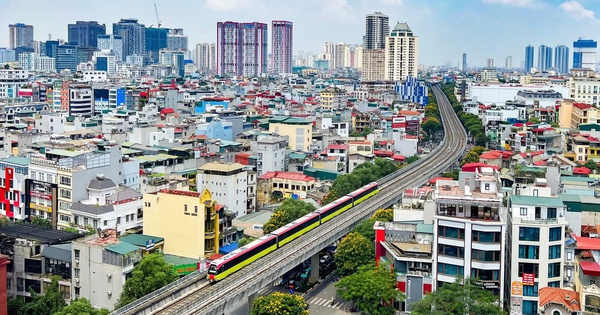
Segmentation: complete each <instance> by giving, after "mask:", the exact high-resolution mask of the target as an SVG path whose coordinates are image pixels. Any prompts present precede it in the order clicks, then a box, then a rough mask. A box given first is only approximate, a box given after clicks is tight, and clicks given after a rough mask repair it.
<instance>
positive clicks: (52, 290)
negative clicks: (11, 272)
mask: <svg viewBox="0 0 600 315" xmlns="http://www.w3.org/2000/svg"><path fill="white" fill-rule="evenodd" d="M51 279H52V282H51V283H50V286H49V287H48V289H46V292H45V293H44V294H43V295H38V294H35V292H33V290H31V292H32V293H31V295H32V301H31V302H29V303H27V304H25V305H24V306H23V307H22V308H21V312H20V313H19V315H42V314H54V313H56V312H58V311H60V310H62V309H63V307H65V306H66V305H67V303H66V302H65V298H64V297H63V293H62V292H61V291H60V290H59V289H58V280H60V279H61V278H60V277H59V276H54V277H52V278H51Z"/></svg>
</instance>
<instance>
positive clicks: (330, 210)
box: [207, 182, 379, 283]
mask: <svg viewBox="0 0 600 315" xmlns="http://www.w3.org/2000/svg"><path fill="white" fill-rule="evenodd" d="M378 192H379V185H377V183H375V182H373V183H370V184H367V185H365V186H363V187H361V188H359V189H357V190H355V191H353V192H351V193H349V194H348V195H346V196H344V197H341V198H339V199H337V200H335V201H333V202H332V203H330V204H327V205H325V206H323V207H321V208H319V209H317V210H315V211H313V212H311V213H309V214H307V215H305V216H303V217H301V218H299V219H297V220H296V221H293V222H291V223H288V224H287V225H284V226H282V227H280V228H279V229H277V230H275V231H273V232H271V233H269V234H267V235H265V236H263V237H261V238H259V239H257V240H255V241H253V242H251V243H249V244H247V245H246V246H244V247H241V248H238V249H236V250H234V251H233V252H231V253H229V254H227V255H225V256H223V257H221V258H219V259H216V260H213V261H212V262H211V263H210V267H209V268H208V276H207V277H208V280H209V281H210V282H211V283H215V282H217V281H220V280H223V279H225V278H226V277H227V276H229V275H231V274H232V273H234V272H236V271H238V270H240V269H242V268H243V267H245V266H247V265H249V264H251V263H252V262H254V261H256V260H257V259H259V258H262V257H264V256H266V255H267V254H269V253H271V252H273V251H275V250H276V249H278V248H280V247H282V246H284V245H285V244H287V243H289V242H291V241H293V240H295V239H296V238H298V237H300V236H302V235H304V234H305V233H307V232H308V231H310V230H312V229H314V228H316V227H317V226H319V225H321V224H323V223H325V222H327V221H329V220H331V219H334V218H335V217H336V216H338V215H340V214H341V213H343V212H345V211H346V210H348V209H350V208H352V207H354V206H356V205H358V204H359V203H361V202H363V201H365V200H367V199H369V198H371V197H373V196H374V195H376V194H377V193H378Z"/></svg>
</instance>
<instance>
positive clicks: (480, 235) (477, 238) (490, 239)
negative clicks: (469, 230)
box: [459, 210, 501, 243]
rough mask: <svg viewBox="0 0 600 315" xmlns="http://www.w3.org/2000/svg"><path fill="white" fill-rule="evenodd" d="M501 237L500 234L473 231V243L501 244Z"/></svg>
mask: <svg viewBox="0 0 600 315" xmlns="http://www.w3.org/2000/svg"><path fill="white" fill-rule="evenodd" d="M459 211H460V210H459ZM500 236H501V235H500V232H481V231H473V242H479V243H500Z"/></svg>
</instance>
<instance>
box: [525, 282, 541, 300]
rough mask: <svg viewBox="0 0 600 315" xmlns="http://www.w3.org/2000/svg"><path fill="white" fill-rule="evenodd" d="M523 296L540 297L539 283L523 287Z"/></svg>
mask: <svg viewBox="0 0 600 315" xmlns="http://www.w3.org/2000/svg"><path fill="white" fill-rule="evenodd" d="M523 296H534V297H536V296H538V284H537V282H536V283H534V285H524V286H523Z"/></svg>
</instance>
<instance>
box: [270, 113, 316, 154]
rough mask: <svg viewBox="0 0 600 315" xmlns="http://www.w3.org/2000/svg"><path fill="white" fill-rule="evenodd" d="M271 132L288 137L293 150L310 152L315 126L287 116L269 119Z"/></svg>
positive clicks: (309, 122) (306, 121)
mask: <svg viewBox="0 0 600 315" xmlns="http://www.w3.org/2000/svg"><path fill="white" fill-rule="evenodd" d="M269 132H271V133H276V134H279V135H280V136H287V137H288V146H289V147H290V149H292V150H300V151H310V144H311V142H312V132H313V124H312V122H311V121H308V120H304V119H300V118H295V117H286V116H277V117H273V118H270V119H269Z"/></svg>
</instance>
